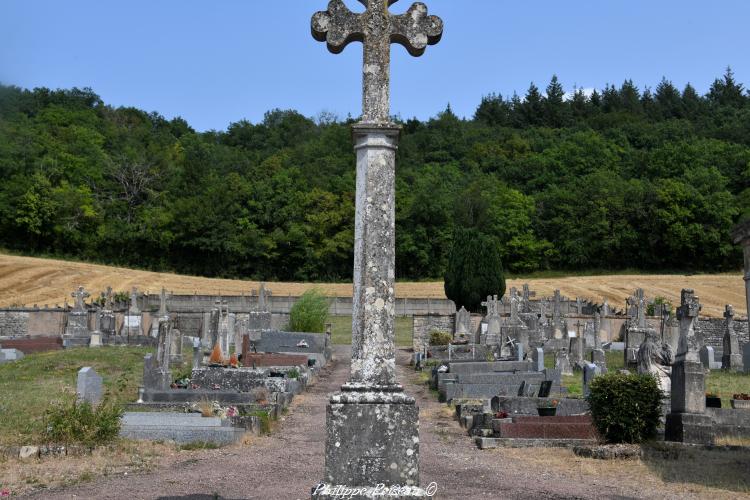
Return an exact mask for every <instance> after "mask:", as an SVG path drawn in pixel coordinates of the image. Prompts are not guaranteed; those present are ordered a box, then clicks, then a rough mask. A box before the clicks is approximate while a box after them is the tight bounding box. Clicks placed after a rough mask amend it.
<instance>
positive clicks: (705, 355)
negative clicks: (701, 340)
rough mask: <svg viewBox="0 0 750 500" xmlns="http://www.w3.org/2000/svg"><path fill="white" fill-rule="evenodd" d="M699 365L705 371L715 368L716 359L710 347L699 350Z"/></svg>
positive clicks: (706, 346)
mask: <svg viewBox="0 0 750 500" xmlns="http://www.w3.org/2000/svg"><path fill="white" fill-rule="evenodd" d="M700 358H701V364H702V365H703V367H704V368H706V369H707V370H713V369H715V368H716V359H715V352H714V348H713V347H711V346H710V345H704V346H703V347H701V350H700Z"/></svg>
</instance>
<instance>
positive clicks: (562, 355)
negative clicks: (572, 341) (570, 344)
mask: <svg viewBox="0 0 750 500" xmlns="http://www.w3.org/2000/svg"><path fill="white" fill-rule="evenodd" d="M555 370H559V371H560V373H561V374H563V375H573V368H571V366H570V359H569V358H568V353H567V352H565V350H564V349H562V350H559V351H557V352H556V353H555Z"/></svg>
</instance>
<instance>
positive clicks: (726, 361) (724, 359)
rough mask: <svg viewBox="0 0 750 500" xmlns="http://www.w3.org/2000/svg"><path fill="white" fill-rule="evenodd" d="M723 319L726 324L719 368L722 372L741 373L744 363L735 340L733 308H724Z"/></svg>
mask: <svg viewBox="0 0 750 500" xmlns="http://www.w3.org/2000/svg"><path fill="white" fill-rule="evenodd" d="M724 318H725V319H726V324H725V328H724V338H723V339H722V343H723V345H724V352H723V353H722V356H721V368H722V370H730V371H738V372H741V371H742V367H743V364H744V363H743V360H742V353H741V352H740V341H739V339H738V338H737V332H736V331H734V308H733V307H732V306H731V305H727V306H726V308H725V310H724Z"/></svg>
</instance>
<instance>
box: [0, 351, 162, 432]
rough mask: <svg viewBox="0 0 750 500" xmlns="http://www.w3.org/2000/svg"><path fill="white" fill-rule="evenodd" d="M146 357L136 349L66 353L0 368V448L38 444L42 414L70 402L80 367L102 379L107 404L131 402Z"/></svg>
mask: <svg viewBox="0 0 750 500" xmlns="http://www.w3.org/2000/svg"><path fill="white" fill-rule="evenodd" d="M148 352H151V349H149V348H141V347H111V348H109V347H107V348H101V349H89V348H81V349H67V350H65V351H52V352H45V353H40V354H29V355H27V356H25V357H24V358H23V359H21V360H20V361H17V362H14V363H7V364H4V365H0V445H3V446H13V445H27V444H32V445H36V444H40V443H41V442H42V439H43V434H44V414H45V411H46V410H47V409H48V408H50V407H51V406H52V405H53V404H54V403H55V402H62V401H66V400H70V399H71V398H74V397H75V390H76V380H77V377H78V370H80V369H81V368H83V367H84V366H91V367H93V368H94V369H95V370H96V372H97V373H98V374H99V375H101V376H102V378H103V379H104V388H105V391H108V392H110V393H111V397H112V403H114V404H118V405H121V404H125V403H129V402H132V401H135V399H136V397H137V393H138V386H139V385H140V384H141V381H142V378H143V357H144V356H145V355H146V354H147V353H148Z"/></svg>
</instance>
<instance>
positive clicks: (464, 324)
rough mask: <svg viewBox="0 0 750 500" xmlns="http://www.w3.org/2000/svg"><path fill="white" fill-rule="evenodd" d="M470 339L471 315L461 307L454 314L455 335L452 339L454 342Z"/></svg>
mask: <svg viewBox="0 0 750 500" xmlns="http://www.w3.org/2000/svg"><path fill="white" fill-rule="evenodd" d="M471 337H472V335H471V313H469V311H467V310H466V308H465V307H463V306H461V309H459V311H458V312H457V313H456V334H455V336H454V338H455V339H456V340H468V339H470V338H471Z"/></svg>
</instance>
